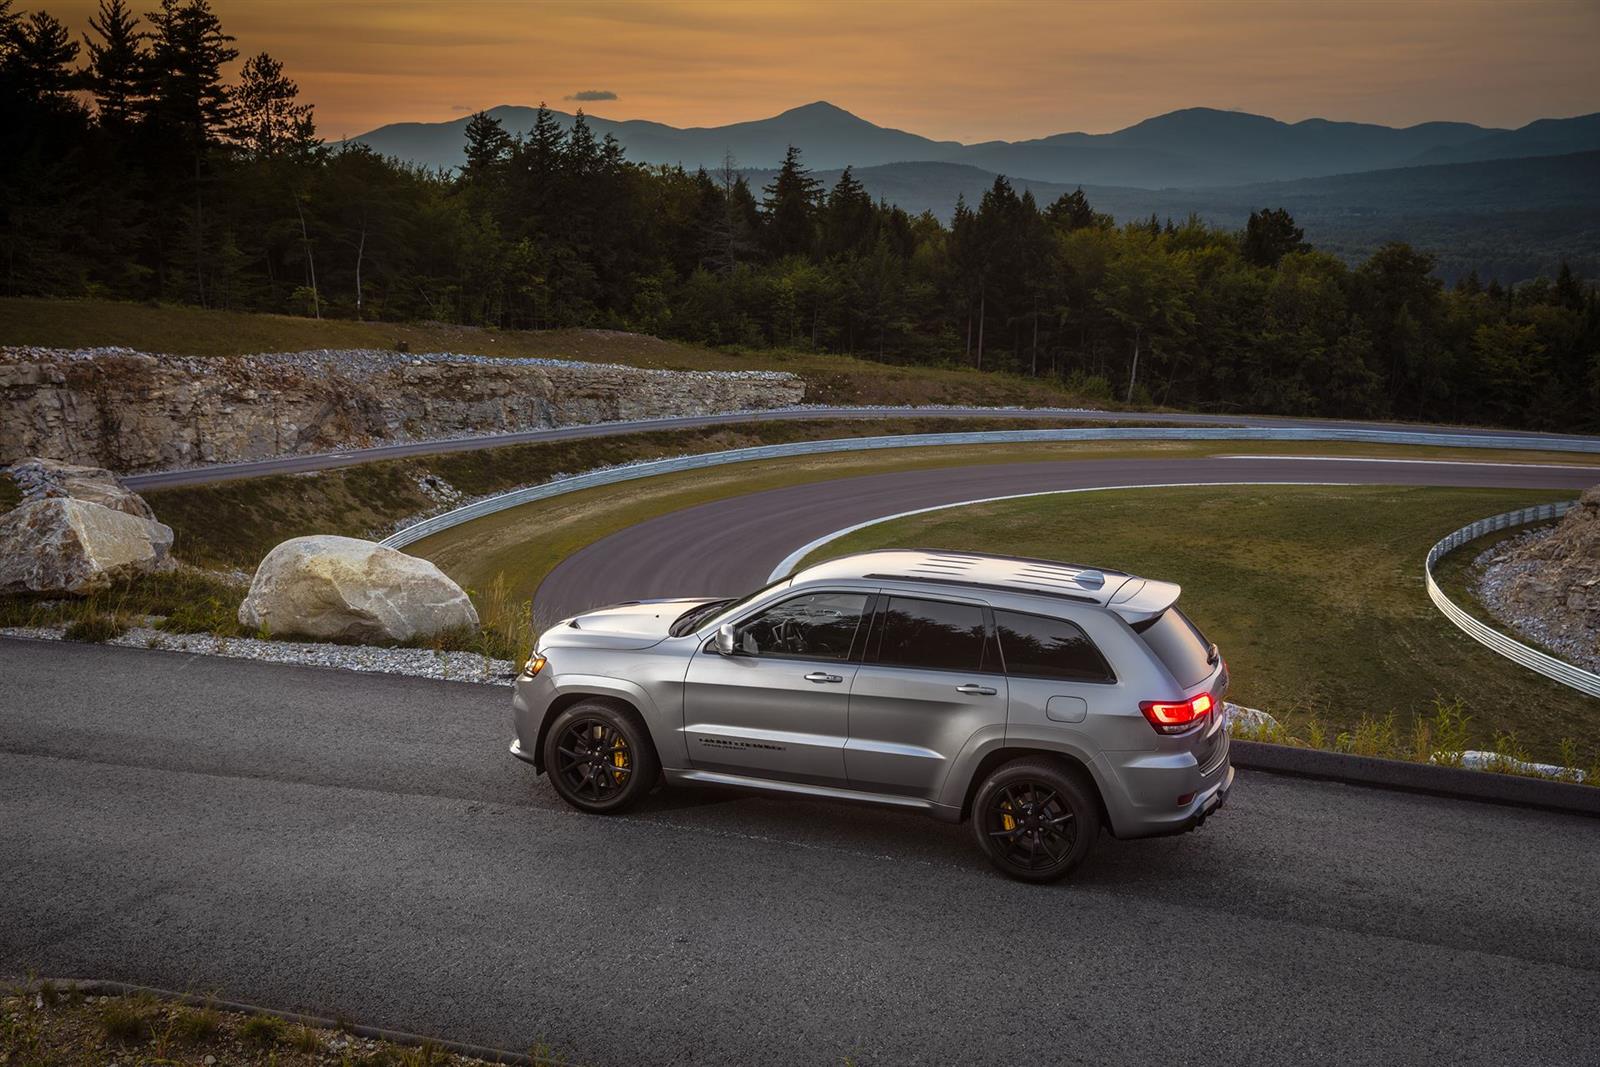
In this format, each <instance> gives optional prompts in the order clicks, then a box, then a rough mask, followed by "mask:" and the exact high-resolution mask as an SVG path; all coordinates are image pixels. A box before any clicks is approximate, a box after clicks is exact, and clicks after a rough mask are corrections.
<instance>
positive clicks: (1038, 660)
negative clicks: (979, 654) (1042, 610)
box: [994, 611, 1116, 682]
mask: <svg viewBox="0 0 1600 1067" xmlns="http://www.w3.org/2000/svg"><path fill="white" fill-rule="evenodd" d="M994 623H995V629H996V630H997V631H998V632H999V635H1000V654H1001V656H1003V657H1004V658H1005V661H1006V673H1007V674H1015V675H1027V676H1029V677H1033V678H1065V679H1068V680H1071V681H1074V682H1112V681H1115V680H1116V679H1115V678H1113V677H1112V675H1111V668H1110V667H1108V666H1107V665H1106V661H1105V657H1103V656H1101V655H1100V650H1099V649H1098V648H1095V647H1094V642H1093V641H1090V640H1089V635H1088V634H1086V633H1084V632H1083V631H1082V630H1081V629H1079V628H1078V627H1077V626H1076V625H1074V624H1073V623H1070V622H1067V621H1066V620H1065V619H1051V618H1046V617H1045V616H1043V615H1025V614H1023V613H1022V612H1020V611H996V612H995V613H994Z"/></svg>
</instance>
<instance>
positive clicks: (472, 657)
mask: <svg viewBox="0 0 1600 1067" xmlns="http://www.w3.org/2000/svg"><path fill="white" fill-rule="evenodd" d="M64 633H65V628H64V627H57V626H9V627H0V636H4V637H28V638H33V639H35V640H42V641H60V640H63V639H64V638H63V635H64ZM106 644H108V645H122V646H124V647H127V648H154V649H164V650H166V651H169V652H189V653H193V654H198V655H203V656H227V657H230V658H233V659H253V660H260V661H261V662H264V663H293V664H300V665H302V666H311V667H332V668H335V669H338V670H346V671H364V672H366V673H369V674H404V675H411V676H413V677H417V678H437V679H441V680H443V681H451V682H476V683H479V684H482V685H509V684H510V682H511V680H512V679H513V678H515V677H516V675H517V665H516V664H515V663H512V662H511V661H510V660H504V659H488V658H485V657H484V656H480V655H478V654H477V653H474V652H435V651H434V650H432V649H427V648H378V647H374V646H372V645H332V644H326V643H323V642H318V641H263V640H260V639H258V638H254V637H215V636H213V635H211V634H171V633H167V632H165V631H163V630H156V629H153V628H151V627H148V626H135V627H133V628H131V629H130V630H128V632H127V633H125V634H123V635H122V636H121V637H117V638H113V639H112V640H110V641H107V642H106Z"/></svg>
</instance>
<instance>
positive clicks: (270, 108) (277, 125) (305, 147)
mask: <svg viewBox="0 0 1600 1067" xmlns="http://www.w3.org/2000/svg"><path fill="white" fill-rule="evenodd" d="M299 96H300V87H299V86H297V85H296V84H295V83H294V82H293V81H291V80H290V79H289V78H288V77H286V76H285V75H284V73H283V64H282V63H280V62H278V61H277V60H276V59H273V58H272V57H271V56H269V55H268V54H267V53H265V52H262V53H260V54H258V55H255V56H252V57H250V59H248V60H246V61H245V64H244V69H243V70H242V71H240V78H239V86H238V88H237V89H235V90H234V91H233V93H232V127H231V130H230V133H231V136H232V138H233V140H234V142H235V143H236V144H238V145H240V146H241V147H242V148H244V150H245V151H247V152H249V153H251V154H252V155H256V156H261V157H265V158H271V157H273V156H279V155H289V156H303V155H305V154H306V153H308V152H310V151H311V150H313V149H314V148H316V146H317V144H318V143H319V142H318V141H317V127H316V122H315V120H314V119H313V118H312V112H311V105H310V104H302V103H299V102H298V100H299Z"/></svg>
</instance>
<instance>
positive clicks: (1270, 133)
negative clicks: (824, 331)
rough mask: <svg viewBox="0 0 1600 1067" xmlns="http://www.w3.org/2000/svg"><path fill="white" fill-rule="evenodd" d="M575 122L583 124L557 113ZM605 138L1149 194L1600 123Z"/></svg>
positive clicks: (761, 128) (1195, 111) (388, 147)
mask: <svg viewBox="0 0 1600 1067" xmlns="http://www.w3.org/2000/svg"><path fill="white" fill-rule="evenodd" d="M490 114H492V115H494V116H495V117H496V118H498V119H500V121H501V122H502V123H504V124H505V126H506V128H507V129H509V130H511V131H513V132H517V133H526V132H527V130H528V128H529V127H530V126H532V124H533V117H534V114H535V111H534V109H533V108H529V107H497V108H493V109H491V111H490ZM553 114H554V115H555V117H556V119H557V121H559V122H561V123H562V124H563V125H565V126H567V127H570V126H571V124H572V121H573V116H572V115H570V114H567V113H564V112H553ZM467 122H468V118H467V117H466V116H463V117H462V118H459V119H456V120H454V121H451V122H406V123H396V124H393V125H389V126H383V127H380V128H379V129H376V130H373V131H371V132H370V133H365V134H362V135H361V136H360V137H357V138H354V139H355V140H357V141H360V142H362V143H364V144H367V145H370V146H371V147H372V148H373V149H375V150H377V151H378V152H381V153H383V154H384V155H389V156H395V157H397V158H400V159H404V160H408V161H410V162H414V163H420V164H423V165H424V166H429V167H453V166H457V165H459V164H460V163H461V161H462V146H463V144H464V143H465V140H466V125H467ZM588 122H589V124H590V126H591V127H593V129H594V131H595V134H596V136H599V137H604V136H605V135H606V134H611V135H613V136H615V137H616V138H617V139H618V140H619V141H621V142H622V145H623V147H624V148H625V149H626V150H627V153H628V158H630V159H633V160H636V161H639V162H645V163H666V164H676V163H681V164H683V165H684V166H685V167H689V168H691V169H692V168H695V167H701V166H703V167H708V168H709V167H715V166H717V165H718V164H720V163H721V162H722V159H723V156H724V155H725V154H727V153H730V152H731V153H732V154H733V156H734V158H735V160H736V161H737V162H738V163H739V165H741V166H744V167H772V166H776V165H777V164H778V162H779V161H780V160H781V159H782V158H783V154H784V150H785V149H786V148H787V147H788V146H789V145H791V144H792V145H795V146H797V147H799V148H800V150H801V151H802V153H803V154H804V156H805V160H806V162H807V164H808V165H810V166H812V167H815V168H818V169H822V170H829V169H836V168H840V167H844V166H846V165H851V166H856V167H871V166H880V165H884V164H889V163H929V162H935V163H956V164H965V165H968V166H973V167H978V168H981V169H983V170H988V171H994V172H997V173H1001V174H1008V175H1012V176H1014V177H1018V178H1027V179H1031V180H1034V181H1040V182H1058V183H1062V184H1071V185H1077V184H1095V185H1117V186H1127V187H1132V188H1143V189H1162V188H1201V187H1206V186H1220V185H1242V184H1248V183H1251V182H1262V181H1283V180H1291V179H1295V178H1308V177H1323V176H1328V175H1334V174H1348V173H1353V172H1357V171H1367V170H1382V169H1391V168H1396V167H1404V166H1410V165H1418V164H1429V163H1459V162H1474V161H1480V160H1487V159H1499V158H1512V157H1525V156H1536V155H1558V154H1564V153H1571V152H1579V151H1588V150H1592V149H1600V115H1589V116H1581V117H1578V118H1572V119H1541V120H1540V121H1538V122H1533V123H1530V124H1529V125H1527V126H1524V127H1522V128H1521V129H1518V130H1494V129H1485V128H1483V127H1479V126H1474V125H1472V124H1470V123H1461V122H1427V123H1423V124H1421V125H1418V126H1409V127H1406V128H1403V129H1396V128H1392V127H1388V126H1378V125H1374V124H1371V123H1360V122H1332V121H1329V120H1327V119H1307V120H1305V121H1303V122H1295V123H1287V122H1279V121H1278V120H1277V119H1272V118H1267V117H1264V116H1261V115H1250V114H1246V113H1243V112H1235V111H1219V110H1216V109H1213V108H1186V109H1184V110H1181V111H1173V112H1170V113H1168V114H1165V115H1158V116H1156V117H1155V118H1151V119H1146V120H1145V121H1143V122H1140V123H1138V124H1136V125H1133V126H1129V127H1128V128H1126V129H1122V130H1117V131H1115V132H1113V133H1105V134H1088V133H1061V134H1055V135H1053V136H1050V137H1042V138H1038V139H1035V140H1026V141H985V142H982V143H978V144H961V143H959V142H956V141H937V140H933V139H931V138H927V137H921V136H919V135H917V134H914V133H908V132H906V131H905V130H896V129H890V128H888V127H884V126H878V125H876V124H874V123H871V122H868V121H867V120H865V119H863V118H860V117H859V116H856V115H853V114H851V113H850V112H848V111H845V110H844V109H843V108H839V107H836V106H834V105H833V104H829V103H826V102H824V101H818V102H816V103H813V104H807V105H805V106H804V107H797V108H792V109H790V110H788V111H785V112H783V113H781V114H778V115H774V116H772V117H771V118H766V119H758V120H756V121H752V122H738V123H733V124H732V125H728V126H709V127H699V126H697V127H689V128H683V129H680V128H678V127H675V126H668V125H666V124H664V123H659V122H646V121H643V120H637V119H635V120H628V121H615V120H612V119H606V118H602V117H599V116H588Z"/></svg>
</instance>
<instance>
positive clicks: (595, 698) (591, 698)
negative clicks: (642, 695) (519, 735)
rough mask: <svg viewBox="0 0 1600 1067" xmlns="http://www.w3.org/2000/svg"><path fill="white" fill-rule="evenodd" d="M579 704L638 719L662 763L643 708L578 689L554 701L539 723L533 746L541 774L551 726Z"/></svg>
mask: <svg viewBox="0 0 1600 1067" xmlns="http://www.w3.org/2000/svg"><path fill="white" fill-rule="evenodd" d="M578 704H605V705H608V706H610V707H613V708H616V709H617V710H618V711H621V712H624V713H626V714H630V715H632V716H633V717H634V718H636V719H638V720H639V726H640V727H641V728H642V729H643V730H644V736H645V738H646V739H647V740H648V741H649V743H650V748H651V751H653V752H654V753H655V756H656V759H657V761H658V762H659V761H660V758H661V753H660V751H659V749H658V748H657V746H656V739H655V735H654V734H652V733H651V732H650V724H649V721H648V720H646V719H645V716H644V710H643V709H642V708H640V707H639V706H638V705H637V704H635V703H634V702H633V701H631V700H629V699H627V698H626V697H623V696H619V695H618V694H616V693H606V692H596V691H592V690H583V689H578V690H573V691H570V692H563V693H562V694H561V695H560V696H558V697H556V698H555V699H554V700H552V701H551V702H550V705H549V706H548V707H547V708H545V711H544V718H543V719H542V720H541V721H540V723H539V736H538V738H537V739H536V740H535V741H534V745H533V767H534V770H536V771H538V772H539V773H540V774H543V773H545V765H544V739H545V737H547V736H548V735H549V733H550V724H551V723H553V722H555V721H556V717H557V716H558V715H560V714H561V713H562V712H563V711H566V710H567V709H568V708H570V707H574V706H575V705H578Z"/></svg>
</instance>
